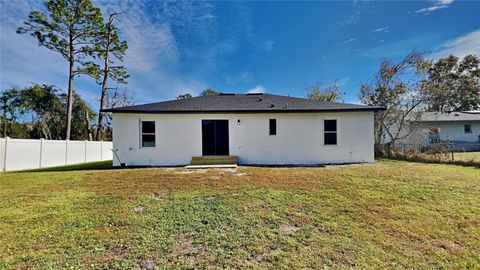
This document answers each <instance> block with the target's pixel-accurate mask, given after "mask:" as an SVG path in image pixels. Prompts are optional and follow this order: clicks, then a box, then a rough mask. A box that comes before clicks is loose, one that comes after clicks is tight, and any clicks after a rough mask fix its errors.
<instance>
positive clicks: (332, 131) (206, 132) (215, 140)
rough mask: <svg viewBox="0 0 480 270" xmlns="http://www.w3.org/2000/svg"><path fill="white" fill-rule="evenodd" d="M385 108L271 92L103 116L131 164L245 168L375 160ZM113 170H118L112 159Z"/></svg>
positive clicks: (166, 104) (131, 108)
mask: <svg viewBox="0 0 480 270" xmlns="http://www.w3.org/2000/svg"><path fill="white" fill-rule="evenodd" d="M382 109H383V108H381V107H368V106H362V105H354V104H345V103H332V102H321V101H315V100H310V99H303V98H294V97H287V96H279V95H270V94H220V95H208V96H201V97H194V98H188V99H182V100H172V101H165V102H158V103H151V104H145V105H136V106H128V107H122V108H115V109H109V110H105V112H111V113H113V147H114V149H118V151H117V154H118V157H119V158H120V160H121V162H122V163H125V164H126V165H127V166H130V165H153V166H172V165H186V164H189V163H190V162H191V159H192V157H195V156H236V157H237V158H238V163H239V164H257V165H260V164H264V165H267V164H269V165H281V164H283V165H294V164H298V165H299V164H330V163H360V162H373V161H374V136H373V132H374V126H373V125H374V117H373V115H374V112H375V111H377V110H382ZM114 162H115V163H114V164H115V165H119V161H118V159H116V158H114Z"/></svg>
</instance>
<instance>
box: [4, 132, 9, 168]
mask: <svg viewBox="0 0 480 270" xmlns="http://www.w3.org/2000/svg"><path fill="white" fill-rule="evenodd" d="M8 140H10V137H5V152H4V153H3V171H4V172H6V171H7V147H8Z"/></svg>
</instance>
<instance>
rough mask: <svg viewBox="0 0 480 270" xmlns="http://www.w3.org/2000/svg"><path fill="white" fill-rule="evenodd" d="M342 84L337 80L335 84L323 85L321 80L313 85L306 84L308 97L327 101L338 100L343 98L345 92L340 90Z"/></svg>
mask: <svg viewBox="0 0 480 270" xmlns="http://www.w3.org/2000/svg"><path fill="white" fill-rule="evenodd" d="M340 87H341V84H340V83H338V81H335V82H334V83H333V84H330V85H327V86H323V85H322V84H321V83H320V82H315V83H313V84H312V85H306V86H305V91H307V98H309V99H314V100H319V101H326V102H337V101H340V100H341V99H342V97H343V96H344V95H345V93H342V92H340Z"/></svg>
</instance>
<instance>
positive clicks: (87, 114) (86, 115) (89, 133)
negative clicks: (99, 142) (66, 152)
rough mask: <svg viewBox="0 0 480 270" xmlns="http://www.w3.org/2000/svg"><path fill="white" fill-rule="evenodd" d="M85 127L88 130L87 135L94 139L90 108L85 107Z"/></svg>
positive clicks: (89, 138)
mask: <svg viewBox="0 0 480 270" xmlns="http://www.w3.org/2000/svg"><path fill="white" fill-rule="evenodd" d="M84 115H85V119H84V120H85V129H86V131H87V137H88V140H89V141H91V140H92V137H93V136H92V132H90V114H89V113H88V109H85V114H84Z"/></svg>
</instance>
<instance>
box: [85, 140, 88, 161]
mask: <svg viewBox="0 0 480 270" xmlns="http://www.w3.org/2000/svg"><path fill="white" fill-rule="evenodd" d="M87 142H88V141H87V140H85V163H86V162H87Z"/></svg>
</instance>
